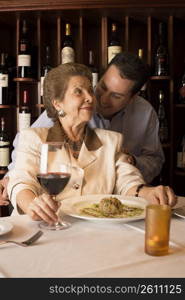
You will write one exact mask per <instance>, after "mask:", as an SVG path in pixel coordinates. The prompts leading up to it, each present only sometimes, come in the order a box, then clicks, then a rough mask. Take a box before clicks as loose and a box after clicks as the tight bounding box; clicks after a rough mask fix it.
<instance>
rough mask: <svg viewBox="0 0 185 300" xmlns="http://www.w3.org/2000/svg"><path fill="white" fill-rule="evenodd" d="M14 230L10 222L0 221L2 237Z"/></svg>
mask: <svg viewBox="0 0 185 300" xmlns="http://www.w3.org/2000/svg"><path fill="white" fill-rule="evenodd" d="M12 228H13V225H12V224H11V223H10V222H7V221H4V220H0V235H3V234H5V233H8V232H10V231H11V230H12Z"/></svg>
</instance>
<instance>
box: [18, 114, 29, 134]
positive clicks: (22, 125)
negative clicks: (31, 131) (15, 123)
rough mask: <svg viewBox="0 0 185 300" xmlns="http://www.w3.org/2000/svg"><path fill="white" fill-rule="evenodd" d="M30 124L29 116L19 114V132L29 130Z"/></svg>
mask: <svg viewBox="0 0 185 300" xmlns="http://www.w3.org/2000/svg"><path fill="white" fill-rule="evenodd" d="M30 124H31V114H30V113H19V131H21V130H23V129H27V128H29V127H30Z"/></svg>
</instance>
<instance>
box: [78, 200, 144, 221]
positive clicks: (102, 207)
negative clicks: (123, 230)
mask: <svg viewBox="0 0 185 300" xmlns="http://www.w3.org/2000/svg"><path fill="white" fill-rule="evenodd" d="M143 211H144V209H142V208H139V207H134V206H132V205H130V206H129V205H125V204H123V203H122V202H121V201H120V200H118V199H117V198H115V197H110V198H103V199H101V201H100V202H99V203H93V204H91V205H89V206H87V207H83V208H82V209H81V213H82V214H85V215H90V216H93V217H97V218H128V217H135V216H139V215H141V214H142V213H143Z"/></svg>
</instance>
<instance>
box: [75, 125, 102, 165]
mask: <svg viewBox="0 0 185 300" xmlns="http://www.w3.org/2000/svg"><path fill="white" fill-rule="evenodd" d="M101 146H102V142H101V141H100V139H99V137H98V136H97V134H96V132H95V131H94V130H92V129H91V128H89V127H87V131H86V136H85V140H84V143H83V144H82V148H81V150H80V154H79V157H78V163H79V165H80V166H81V168H86V167H87V166H88V165H89V164H91V163H93V162H94V161H95V160H96V159H97V156H96V151H97V150H98V149H99V148H100V147H101Z"/></svg>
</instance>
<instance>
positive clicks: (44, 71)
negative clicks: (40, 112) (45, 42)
mask: <svg viewBox="0 0 185 300" xmlns="http://www.w3.org/2000/svg"><path fill="white" fill-rule="evenodd" d="M45 54H46V60H45V64H44V65H43V66H42V69H41V78H40V95H41V97H42V96H43V83H44V78H45V76H46V74H47V73H48V72H49V70H51V69H52V67H51V66H50V64H49V60H50V47H49V46H46V53H45Z"/></svg>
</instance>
